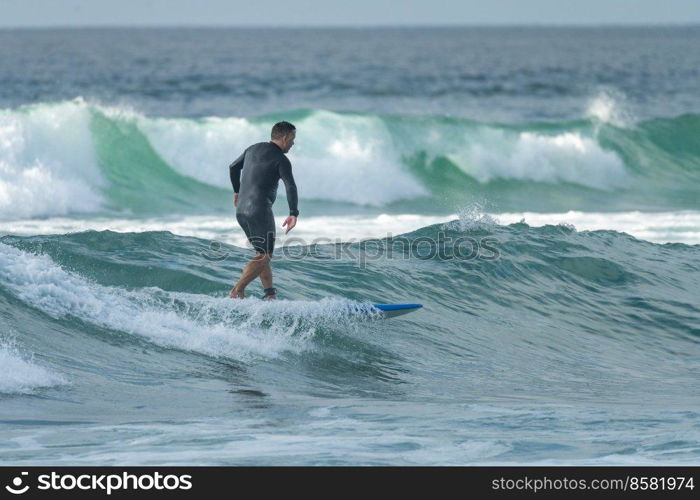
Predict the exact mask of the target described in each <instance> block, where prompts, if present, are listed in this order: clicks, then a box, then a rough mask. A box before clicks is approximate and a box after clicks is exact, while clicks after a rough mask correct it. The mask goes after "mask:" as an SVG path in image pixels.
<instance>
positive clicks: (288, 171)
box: [279, 157, 299, 217]
mask: <svg viewBox="0 0 700 500" xmlns="http://www.w3.org/2000/svg"><path fill="white" fill-rule="evenodd" d="M279 175H280V179H282V182H284V187H285V189H286V190H287V203H289V215H292V216H294V217H297V216H298V215H299V199H298V196H297V185H296V183H295V182H294V176H293V175H292V164H291V162H290V161H289V160H288V159H287V157H285V158H284V159H282V160H281V161H280V163H279Z"/></svg>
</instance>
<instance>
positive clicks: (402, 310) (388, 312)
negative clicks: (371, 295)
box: [372, 304, 423, 318]
mask: <svg viewBox="0 0 700 500" xmlns="http://www.w3.org/2000/svg"><path fill="white" fill-rule="evenodd" d="M372 306H373V307H374V308H375V309H379V310H380V311H382V313H383V314H384V317H385V318H394V317H396V316H401V315H402V314H408V313H410V312H413V311H417V310H418V309H420V308H421V307H423V304H372Z"/></svg>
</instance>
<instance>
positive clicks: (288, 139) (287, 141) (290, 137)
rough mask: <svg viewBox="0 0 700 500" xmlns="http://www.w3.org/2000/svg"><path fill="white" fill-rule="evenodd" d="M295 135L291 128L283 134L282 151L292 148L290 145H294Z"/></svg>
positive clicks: (286, 151) (295, 132)
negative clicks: (290, 130) (289, 132)
mask: <svg viewBox="0 0 700 500" xmlns="http://www.w3.org/2000/svg"><path fill="white" fill-rule="evenodd" d="M296 137H297V131H296V130H292V133H291V134H287V135H285V136H284V152H285V153H288V152H289V150H290V149H292V146H294V139H296Z"/></svg>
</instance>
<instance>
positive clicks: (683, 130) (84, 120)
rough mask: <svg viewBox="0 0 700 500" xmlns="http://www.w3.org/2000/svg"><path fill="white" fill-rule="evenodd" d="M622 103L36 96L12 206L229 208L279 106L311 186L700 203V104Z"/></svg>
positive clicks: (3, 154)
mask: <svg viewBox="0 0 700 500" xmlns="http://www.w3.org/2000/svg"><path fill="white" fill-rule="evenodd" d="M621 116H622V115H621V113H620V112H618V111H616V110H615V109H614V106H613V105H612V104H610V102H607V101H605V100H604V99H602V98H601V99H599V100H598V101H594V103H593V104H591V106H590V108H589V111H588V117H587V118H585V119H582V120H579V121H575V122H560V123H544V122H542V123H530V124H494V123H483V122H475V121H470V120H465V119H455V118H447V117H419V116H418V117H417V116H391V115H369V114H358V113H339V112H331V111H326V110H306V111H296V112H289V113H282V114H280V115H279V116H275V117H270V116H260V117H253V118H241V117H229V118H221V117H211V118H203V119H198V120H191V119H184V118H183V119H173V118H153V117H146V116H144V115H142V114H139V113H138V112H136V111H133V110H128V109H121V108H114V107H104V106H100V105H95V104H89V103H87V102H85V101H83V100H80V99H78V100H75V101H69V102H60V103H49V104H36V105H32V106H25V107H21V108H18V109H15V110H3V111H1V112H0V142H1V143H2V144H3V145H4V148H3V149H2V151H0V218H3V219H17V218H27V217H38V216H56V215H65V214H71V213H94V212H100V211H117V212H120V213H132V214H141V215H143V214H154V213H155V214H157V213H172V212H176V213H202V212H211V211H217V210H221V207H222V206H227V205H228V204H230V199H229V198H230V196H229V193H230V182H229V179H228V171H227V170H228V169H227V165H228V164H229V163H230V161H231V160H232V159H233V158H235V157H236V156H238V155H239V154H240V152H241V151H242V150H243V149H244V148H245V147H247V146H248V145H249V144H251V143H253V142H256V141H260V140H265V139H266V138H267V136H268V134H269V128H270V126H271V125H272V123H273V122H274V121H276V120H277V119H279V118H287V119H290V120H293V121H294V122H295V123H296V124H297V126H298V129H299V136H298V141H297V145H296V146H295V148H294V149H293V150H292V151H291V152H290V155H289V156H290V159H291V160H292V163H293V165H294V170H295V176H296V177H297V180H298V185H299V189H300V196H301V198H302V199H303V200H325V201H329V202H342V203H352V204H356V205H367V206H388V205H391V204H395V203H400V202H402V201H409V200H424V203H423V205H424V206H426V207H429V206H430V205H431V204H432V205H435V203H436V202H438V204H440V203H445V202H446V200H452V201H453V202H455V203H457V202H464V201H465V199H466V198H468V197H474V196H484V197H487V198H489V199H492V200H494V202H495V203H500V204H502V205H503V208H504V209H506V210H518V209H522V210H528V209H533V208H537V207H536V205H537V204H538V203H539V204H540V205H542V204H546V205H547V206H548V208H549V209H550V211H551V210H552V208H553V207H554V209H557V208H558V209H562V208H564V209H581V208H601V206H602V207H603V208H606V207H616V208H620V207H619V206H618V205H620V204H623V205H624V204H625V203H626V205H624V206H623V207H622V208H626V209H630V208H637V209H638V208H644V207H648V208H651V209H659V208H660V206H661V207H663V206H665V207H676V208H693V207H695V208H696V207H697V195H698V193H697V190H696V188H694V185H697V180H698V177H699V176H700V168H698V164H699V162H700V149H699V148H698V147H697V144H696V142H697V141H695V140H694V137H696V136H697V133H698V130H700V115H683V116H679V117H676V118H664V119H661V118H659V119H653V120H647V121H642V122H632V121H631V120H630V119H628V118H625V117H624V116H623V117H622V118H621ZM612 193H614V195H611V194H612ZM423 205H420V206H423ZM571 205H574V206H571Z"/></svg>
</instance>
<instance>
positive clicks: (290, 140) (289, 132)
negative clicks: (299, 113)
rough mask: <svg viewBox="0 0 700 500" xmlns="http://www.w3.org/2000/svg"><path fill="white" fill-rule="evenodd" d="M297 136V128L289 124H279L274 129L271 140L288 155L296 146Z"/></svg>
mask: <svg viewBox="0 0 700 500" xmlns="http://www.w3.org/2000/svg"><path fill="white" fill-rule="evenodd" d="M296 136H297V128H296V127H295V126H294V125H292V124H291V123H289V122H278V123H275V125H274V126H273V127H272V132H271V133H270V140H271V141H272V142H274V143H275V144H277V145H278V146H279V147H280V149H281V150H282V151H283V152H284V153H287V152H288V151H289V150H290V149H292V146H294V139H295V138H296Z"/></svg>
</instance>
